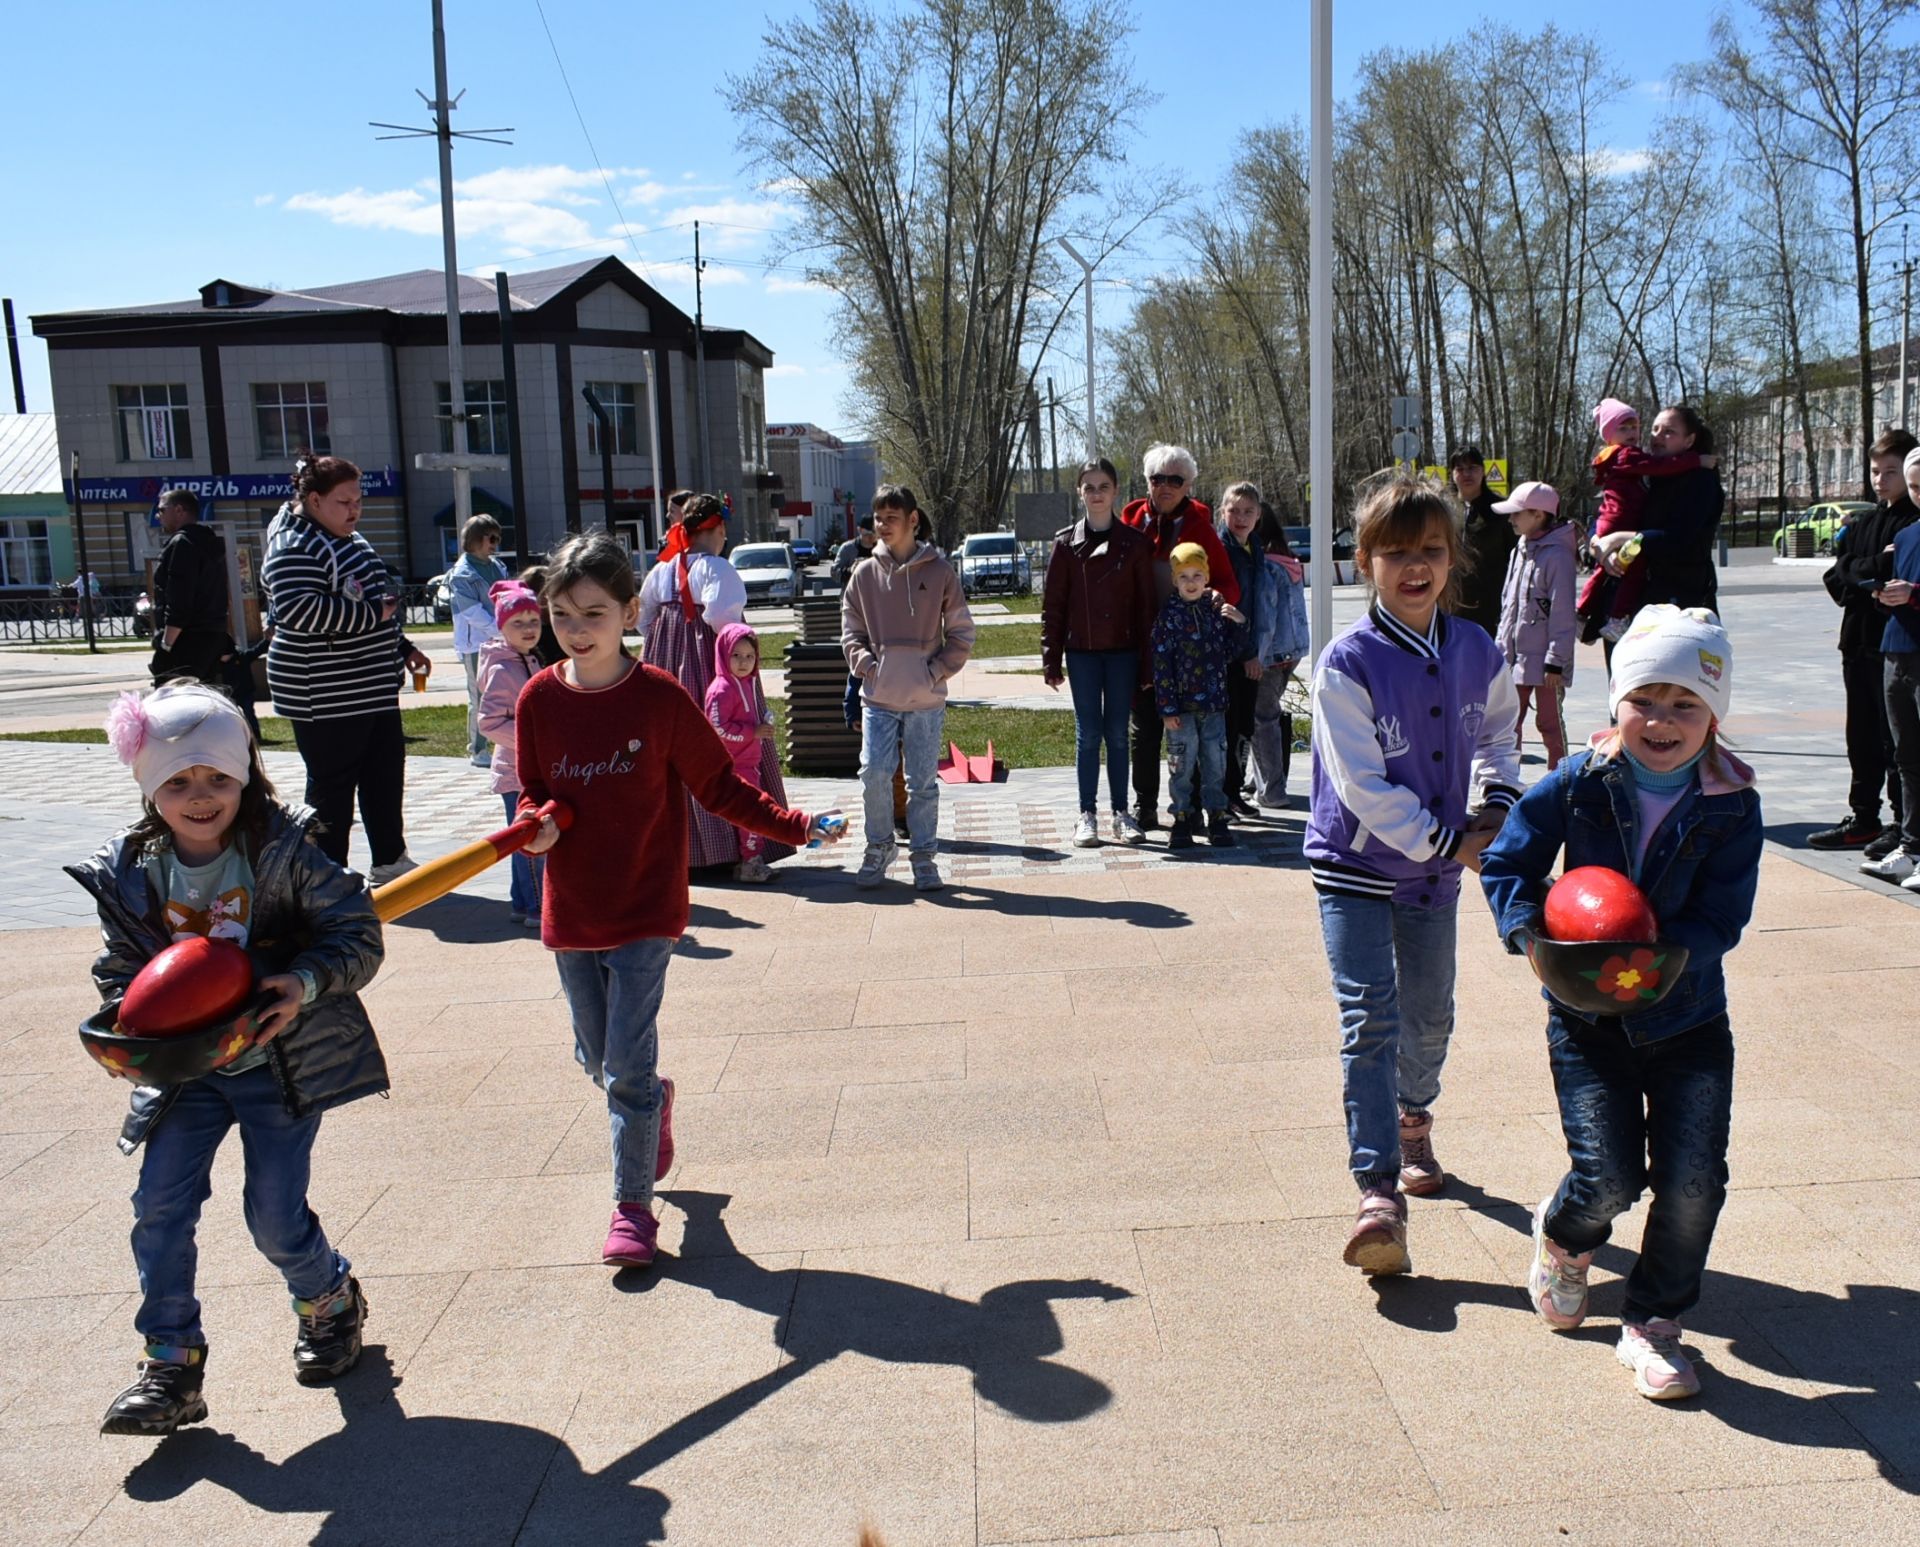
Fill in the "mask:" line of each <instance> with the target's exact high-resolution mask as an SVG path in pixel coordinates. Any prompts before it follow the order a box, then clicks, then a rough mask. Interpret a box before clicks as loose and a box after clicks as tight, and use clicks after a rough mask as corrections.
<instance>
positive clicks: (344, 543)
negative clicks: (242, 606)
mask: <svg viewBox="0 0 1920 1547" xmlns="http://www.w3.org/2000/svg"><path fill="white" fill-rule="evenodd" d="M260 578H261V580H262V582H263V583H264V584H265V586H266V588H267V594H268V596H269V598H270V599H271V605H272V612H273V625H274V629H273V643H272V644H270V645H269V646H268V647H267V685H268V687H269V688H271V689H272V691H273V704H274V708H276V709H277V710H279V712H280V713H281V714H283V715H285V716H286V717H287V718H288V719H290V720H309V721H311V720H343V719H347V718H349V717H351V716H353V715H361V714H373V713H376V712H378V711H380V710H383V709H394V708H397V707H398V695H399V690H400V675H401V673H400V659H401V655H402V653H403V649H402V645H401V640H400V625H399V614H398V613H397V612H396V613H395V614H394V616H393V617H392V618H389V619H387V620H386V621H385V622H382V621H381V618H380V604H381V602H382V601H383V600H384V599H385V598H386V597H387V596H390V595H392V594H394V593H393V588H392V582H391V581H390V580H389V579H388V577H387V570H386V566H385V565H384V564H382V563H381V562H380V555H379V554H377V553H375V552H374V550H373V544H372V543H370V542H368V541H367V540H366V538H364V537H362V536H361V535H360V534H359V533H358V532H355V533H354V534H353V535H352V536H351V537H335V536H333V535H332V534H331V533H329V532H327V531H326V530H325V529H324V528H322V527H320V526H318V525H317V524H315V523H314V522H313V521H311V520H309V519H308V518H307V517H306V515H305V514H303V513H302V512H300V511H298V510H296V509H295V508H294V507H293V506H291V505H286V506H282V507H281V510H280V514H279V515H278V516H276V517H275V518H274V520H273V525H272V527H271V528H270V529H269V531H268V534H267V556H266V559H265V561H264V563H263V564H262V565H261V568H260Z"/></svg>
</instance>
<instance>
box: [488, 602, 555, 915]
mask: <svg viewBox="0 0 1920 1547" xmlns="http://www.w3.org/2000/svg"><path fill="white" fill-rule="evenodd" d="M487 599H488V600H489V601H491V602H492V603H493V622H494V626H495V627H496V628H498V629H499V630H500V632H499V633H498V634H497V635H496V636H495V637H494V638H492V639H489V640H488V641H487V642H486V643H485V644H483V645H481V647H480V660H479V664H478V666H477V668H476V671H475V681H476V683H477V685H478V692H479V705H480V708H479V722H480V733H481V734H482V735H483V736H485V737H486V738H487V740H489V741H491V742H492V743H493V775H492V778H491V780H490V781H489V782H490V785H491V787H492V789H493V792H494V794H496V795H499V796H501V797H503V798H504V799H505V801H506V807H507V818H508V820H509V821H511V820H512V818H513V814H514V811H515V809H516V808H517V807H518V806H519V804H520V772H519V770H518V769H517V768H516V767H515V766H514V760H513V738H514V709H515V707H516V706H517V705H518V703H519V702H520V690H521V689H522V688H523V687H525V686H526V685H527V684H528V683H529V682H530V681H532V680H533V675H534V673H535V672H537V671H539V670H540V657H539V656H538V655H537V654H535V651H536V649H537V648H538V646H539V644H540V599H539V598H538V597H537V596H535V595H534V594H533V592H532V591H530V590H528V589H527V587H526V586H525V585H523V584H522V583H521V582H520V581H518V580H499V581H496V582H494V584H493V586H492V587H491V588H489V590H488V591H487ZM511 867H512V876H513V881H512V892H511V896H512V902H511V906H512V908H513V921H514V923H516V924H518V925H520V926H521V927H522V928H525V929H538V928H539V927H540V861H539V860H537V859H533V858H530V857H529V856H528V855H526V854H524V853H521V854H516V855H514V856H513V859H512V861H511Z"/></svg>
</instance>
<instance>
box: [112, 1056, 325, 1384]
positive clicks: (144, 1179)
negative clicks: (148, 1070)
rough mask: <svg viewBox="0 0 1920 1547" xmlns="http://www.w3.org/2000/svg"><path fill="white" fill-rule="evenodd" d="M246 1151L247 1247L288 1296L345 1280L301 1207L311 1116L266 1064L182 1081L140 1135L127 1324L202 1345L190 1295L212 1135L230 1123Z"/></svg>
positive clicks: (312, 1294)
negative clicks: (291, 1108) (135, 1297)
mask: <svg viewBox="0 0 1920 1547" xmlns="http://www.w3.org/2000/svg"><path fill="white" fill-rule="evenodd" d="M236 1123H237V1124H239V1127H240V1145H241V1148H242V1150H244V1151H245V1154H246V1162H247V1165H246V1180H245V1181H243V1182H242V1183H241V1186H240V1202H241V1208H242V1209H243V1211H244V1212H245V1215H246V1220H247V1229H248V1230H249V1231H251V1232H252V1234H253V1244H254V1245H255V1246H257V1247H259V1248H260V1251H261V1253H262V1255H264V1256H265V1257H266V1259H267V1261H269V1262H271V1263H272V1264H273V1265H274V1266H275V1267H276V1268H278V1269H279V1270H280V1272H281V1275H282V1277H284V1278H285V1279H286V1281H287V1289H288V1292H289V1293H291V1294H292V1296H293V1297H294V1299H296V1300H318V1299H321V1298H322V1297H323V1296H325V1295H326V1294H327V1293H328V1292H329V1291H331V1290H333V1289H335V1288H337V1287H338V1286H339V1285H340V1284H342V1283H343V1282H345V1280H346V1276H347V1267H348V1263H347V1259H346V1258H344V1257H342V1256H341V1255H340V1254H339V1253H338V1252H336V1251H335V1250H334V1249H333V1246H332V1245H331V1243H329V1242H328V1240H327V1234H326V1232H325V1231H324V1230H322V1229H321V1228H320V1221H319V1219H318V1218H317V1217H316V1216H315V1215H314V1212H313V1210H312V1209H310V1208H308V1207H307V1177H308V1174H309V1172H310V1170H311V1164H312V1159H313V1140H314V1136H315V1135H316V1134H317V1133H319V1131H320V1118H319V1114H317V1113H316V1114H314V1115H312V1116H309V1117H294V1116H292V1115H290V1114H289V1113H288V1111H287V1107H286V1101H285V1099H284V1098H283V1097H282V1096H281V1093H280V1080H279V1077H278V1076H277V1075H275V1073H274V1072H273V1067H272V1065H271V1064H261V1065H259V1066H258V1067H256V1068H253V1069H249V1070H247V1071H246V1072H245V1073H243V1074H235V1075H220V1074H210V1075H208V1076H206V1077H205V1078H204V1079H199V1080H193V1081H191V1082H189V1083H188V1084H186V1085H183V1086H181V1087H180V1094H179V1095H178V1096H176V1097H175V1098H174V1101H173V1105H172V1106H170V1107H168V1108H167V1110H166V1112H165V1113H164V1114H162V1116H161V1118H160V1120H159V1121H158V1122H157V1123H155V1124H154V1125H153V1131H152V1133H151V1134H150V1135H149V1136H148V1138H147V1145H146V1155H145V1158H144V1159H142V1161H141V1162H140V1184H139V1186H138V1187H136V1188H135V1189H134V1194H133V1261H134V1265H135V1267H137V1268H138V1269H139V1272H140V1295H141V1299H140V1308H139V1309H138V1310H137V1311H136V1312H135V1313H134V1318H133V1324H134V1326H135V1328H136V1329H138V1331H139V1333H140V1335H141V1336H142V1337H143V1338H145V1339H146V1340H147V1341H148V1342H149V1343H157V1344H163V1345H173V1346H186V1347H192V1346H196V1345H199V1344H203V1343H205V1342H206V1337H205V1335H204V1334H203V1333H202V1332H201V1330H200V1302H199V1300H198V1299H197V1298H196V1297H195V1296H194V1292H193V1279H194V1270H195V1268H196V1267H197V1266H198V1264H199V1260H200V1253H199V1248H198V1246H197V1244H196V1242H195V1239H194V1237H195V1233H196V1229H197V1227H198V1225H199V1223H200V1206H201V1205H202V1204H203V1203H205V1202H206V1201H207V1196H208V1194H209V1193H211V1192H212V1190H213V1186H212V1182H211V1181H210V1180H209V1178H210V1175H211V1173H212V1171H213V1157H214V1153H215V1151H217V1150H218V1149H219V1148H220V1141H221V1140H222V1139H224V1138H226V1136H227V1131H228V1130H229V1129H231V1128H232V1127H233V1126H234V1125H235V1124H236Z"/></svg>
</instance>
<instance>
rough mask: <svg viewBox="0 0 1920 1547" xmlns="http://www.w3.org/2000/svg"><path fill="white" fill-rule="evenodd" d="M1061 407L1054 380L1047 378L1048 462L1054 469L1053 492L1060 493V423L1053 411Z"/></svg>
mask: <svg viewBox="0 0 1920 1547" xmlns="http://www.w3.org/2000/svg"><path fill="white" fill-rule="evenodd" d="M1059 406H1060V399H1059V398H1058V397H1057V396H1055V395H1054V390H1053V378H1052V377H1051V376H1049V377H1048V378H1047V451H1048V456H1047V460H1048V462H1049V463H1050V464H1051V466H1052V468H1053V478H1052V480H1051V484H1052V488H1053V492H1054V493H1055V494H1058V493H1059V492H1060V422H1059V420H1057V419H1055V418H1054V416H1053V411H1054V410H1055V409H1056V408H1058V407H1059Z"/></svg>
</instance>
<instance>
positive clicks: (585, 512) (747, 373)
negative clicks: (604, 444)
mask: <svg viewBox="0 0 1920 1547" xmlns="http://www.w3.org/2000/svg"><path fill="white" fill-rule="evenodd" d="M507 283H508V296H509V306H510V310H511V323H512V327H511V331H512V336H513V352H514V364H515V378H516V393H515V401H514V406H515V407H516V408H517V411H518V417H519V431H520V447H521V459H522V464H521V476H522V481H523V483H524V486H525V490H526V506H527V508H526V510H525V511H516V510H515V509H514V508H513V500H512V484H511V482H510V480H509V477H508V475H507V474H506V473H504V472H502V473H482V474H476V475H475V477H474V495H473V500H474V509H475V510H476V512H486V513H488V514H492V515H495V516H497V517H499V518H500V519H501V521H502V524H503V525H504V526H506V527H507V528H508V534H509V535H508V542H507V544H506V546H507V548H508V549H509V550H511V551H514V552H517V553H519V554H521V555H523V556H524V555H530V554H533V553H536V552H545V551H547V550H549V549H551V548H552V547H553V546H555V545H556V544H557V543H558V542H559V541H560V540H561V539H562V538H563V537H565V536H566V534H567V533H568V532H569V531H570V530H576V529H579V528H581V527H583V526H584V527H589V528H591V527H596V526H601V525H610V526H611V527H612V528H613V529H614V530H615V531H617V532H619V533H620V534H621V535H622V536H624V537H625V538H626V540H627V541H628V543H629V544H630V545H631V546H632V547H634V548H635V549H636V550H640V549H644V548H647V547H651V546H653V545H655V544H657V543H658V541H659V538H660V533H659V532H657V531H655V530H653V525H652V522H653V500H654V494H655V491H656V489H657V490H659V491H660V492H661V493H662V495H663V496H664V493H665V491H668V490H671V489H673V488H675V487H676V486H687V487H691V486H695V485H696V483H697V482H698V474H699V469H700V466H701V458H700V456H699V455H698V446H697V440H698V431H697V426H698V425H699V423H700V412H699V409H700V404H699V398H698V395H697V394H698V372H697V371H696V368H695V347H694V343H695V341H694V332H693V321H692V319H691V318H690V317H688V316H687V315H686V313H684V312H682V311H681V310H679V308H677V307H675V306H674V305H673V304H672V303H671V302H669V301H667V300H666V299H665V298H664V297H663V296H662V295H660V293H659V292H658V291H656V290H654V289H653V288H652V286H650V285H648V284H647V283H646V282H645V281H644V280H642V279H641V278H640V277H639V276H638V275H637V274H635V273H634V271H633V270H632V269H631V268H629V267H628V266H627V265H626V264H625V263H623V262H621V261H620V260H619V259H617V258H599V259H594V260H591V261H588V262H583V263H576V264H570V265H568V266H567V267H565V268H557V269H543V270H539V271H536V272H533V273H526V274H516V275H512V276H509V278H508V282H507ZM459 295H460V316H461V333H462V336H463V340H464V345H465V375H466V383H465V389H466V390H465V396H466V405H465V406H466V410H467V421H468V433H467V441H468V449H469V450H470V451H473V452H481V453H489V454H497V455H505V454H506V453H507V451H508V449H509V440H510V437H509V425H508V409H509V403H508V396H507V388H506V370H505V362H504V356H503V353H502V349H501V326H500V311H499V300H498V296H497V294H496V290H495V286H494V284H493V283H491V282H489V281H486V280H480V279H475V278H470V277H467V276H462V277H461V279H460V282H459ZM33 329H34V332H35V333H36V334H37V335H38V336H39V337H40V338H42V339H44V340H45V341H46V346H47V354H48V364H49V367H50V371H51V375H52V383H53V401H54V417H55V420H56V423H57V427H58V435H59V445H60V453H61V466H62V467H63V468H64V467H66V466H68V465H69V459H70V457H71V456H72V455H73V454H74V453H76V452H77V453H78V454H79V457H80V486H79V493H80V496H81V499H82V503H83V515H84V519H85V521H86V523H87V538H88V555H89V560H90V562H91V563H92V565H93V567H94V569H95V570H96V572H97V573H99V574H100V575H101V577H102V579H103V580H106V581H107V582H108V583H109V584H113V583H126V582H128V581H134V580H138V579H139V578H141V577H142V576H143V574H144V572H145V568H146V564H147V562H148V561H149V560H150V559H151V558H152V557H153V556H154V555H155V554H156V553H157V551H158V540H159V528H158V523H157V512H156V500H157V498H158V495H159V493H160V492H161V491H162V490H163V489H165V488H168V487H170V486H173V485H176V484H185V485H187V486H189V487H191V488H193V489H195V490H196V491H197V492H199V493H200V494H201V495H202V497H203V498H204V499H207V500H210V501H211V502H212V504H213V506H214V510H213V512H212V519H215V520H220V521H229V522H235V523H237V525H238V526H239V527H240V528H241V529H243V530H255V531H257V530H259V529H261V528H263V527H264V525H265V522H266V521H267V519H268V518H270V517H271V516H272V514H273V513H274V511H275V510H277V509H278V507H279V504H280V501H281V500H282V499H284V498H285V497H286V493H287V478H288V475H289V472H290V470H291V467H292V463H293V460H294V457H295V456H296V455H297V454H298V453H300V452H302V451H314V452H328V453H332V454H333V455H336V456H343V457H346V458H348V459H349V460H350V461H352V462H354V463H356V464H358V465H359V467H360V468H361V470H362V473H363V493H364V495H365V507H364V515H363V517H362V528H361V529H362V530H363V531H364V532H365V534H366V536H367V538H368V539H369V540H370V541H371V542H372V543H373V544H374V546H375V547H376V548H377V549H379V550H380V553H381V555H382V557H384V558H385V559H386V560H387V562H388V563H389V564H390V565H391V566H393V567H394V568H396V569H398V570H399V571H401V573H403V574H404V575H406V576H407V577H409V578H411V579H416V580H418V579H422V578H425V577H427V576H429V575H433V574H437V573H438V572H440V571H441V570H443V569H445V568H446V567H447V565H448V564H449V563H450V562H451V559H452V557H453V556H454V553H455V551H456V546H457V540H458V534H457V533H455V532H454V530H453V520H454V517H453V475H452V474H451V473H449V472H427V471H421V470H418V469H417V468H416V466H415V457H416V455H417V454H418V453H420V452H444V451H449V450H451V449H452V446H453V429H452V419H451V393H450V391H449V385H448V372H447V354H446V334H447V328H446V282H445V277H444V276H443V275H442V273H441V272H440V271H439V270H437V269H421V270H418V271H416V272H414V273H409V274H396V275H391V276H388V277H386V278H383V279H369V280H359V281H355V282H352V283H349V284H342V285H326V286H319V287H315V288H310V289H305V290H277V289H264V288H260V287H256V286H250V285H242V284H238V283H235V282H233V281H231V280H224V279H216V280H212V281H209V282H208V283H207V284H206V285H205V286H203V287H202V288H201V290H200V293H199V295H198V296H196V297H192V298H190V299H187V300H182V301H169V302H161V303H158V304H155V305H149V306H135V307H124V308H115V309H112V310H103V311H89V312H61V313H55V314H51V315H43V316H38V317H35V318H34V319H33ZM703 342H704V345H705V356H706V376H705V382H706V424H707V445H706V466H707V468H708V469H709V478H708V482H709V483H710V484H711V485H712V488H711V492H713V493H715V494H722V495H725V496H727V497H728V498H729V499H730V500H731V502H732V505H733V508H734V510H735V511H736V512H737V513H738V515H739V521H738V523H737V525H736V531H737V532H738V533H739V534H740V535H742V536H744V535H747V534H748V533H750V532H752V531H753V530H754V529H755V528H756V527H770V526H771V524H772V520H773V515H774V500H775V498H776V494H775V491H776V489H777V484H776V483H775V480H774V479H773V477H772V474H771V469H770V468H769V466H768V462H767V447H766V392H765V386H764V373H765V372H766V370H767V368H768V367H769V366H770V365H771V364H772V363H773V353H772V351H771V350H769V349H768V348H767V347H766V346H765V345H764V344H762V343H761V342H760V341H759V340H758V339H756V338H754V337H753V336H752V335H751V334H749V333H746V332H743V331H741V330H739V329H730V328H711V327H710V328H707V329H705V330H704V338H703ZM649 357H651V359H652V361H653V367H654V379H655V381H656V383H657V385H658V394H657V396H658V400H657V402H650V401H649V398H648V392H647V385H646V382H647V372H646V361H647V359H648V358H649ZM589 385H591V386H592V387H593V388H594V389H595V392H596V395H597V396H598V397H599V398H600V400H601V402H602V404H603V405H604V406H605V407H606V408H607V410H608V412H609V416H610V418H611V420H612V436H611V440H612V444H611V447H610V450H611V452H612V456H613V488H612V489H611V490H607V489H605V488H604V487H603V486H602V485H603V483H604V480H603V478H602V476H601V465H602V464H601V454H600V453H601V447H600V427H599V423H598V420H597V418H596V416H595V415H594V414H593V413H592V412H591V411H590V409H589V408H588V405H587V403H586V402H585V400H584V399H583V398H582V396H581V388H582V387H585V386H589ZM656 428H657V434H658V440H659V447H660V456H659V462H660V465H659V466H658V467H657V468H656V467H655V466H654V465H653V455H652V444H653V439H654V433H655V430H656Z"/></svg>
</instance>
